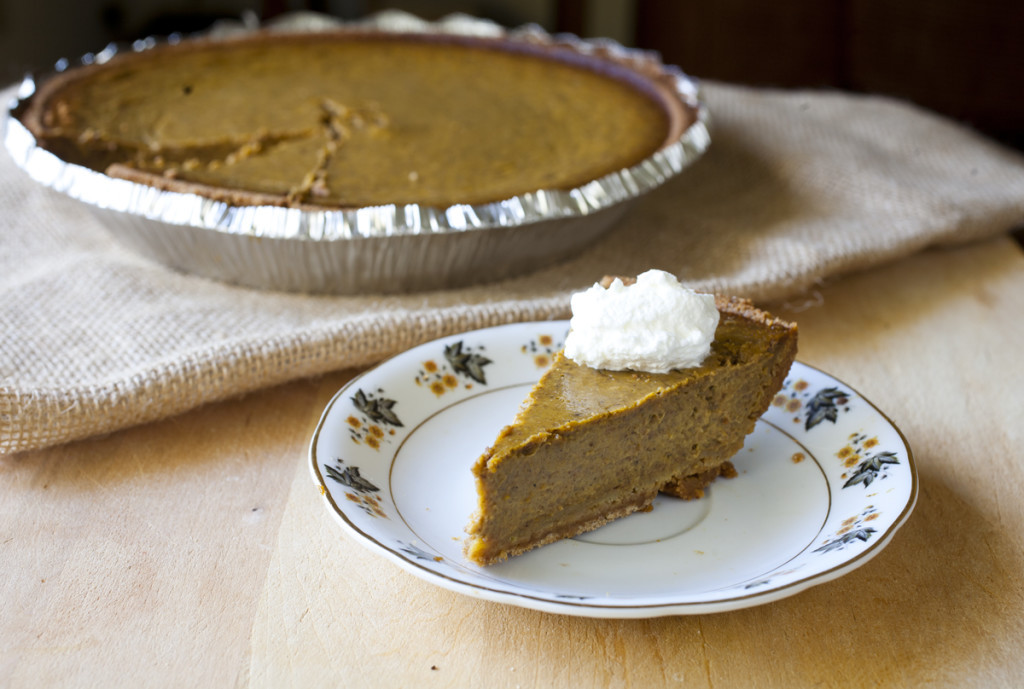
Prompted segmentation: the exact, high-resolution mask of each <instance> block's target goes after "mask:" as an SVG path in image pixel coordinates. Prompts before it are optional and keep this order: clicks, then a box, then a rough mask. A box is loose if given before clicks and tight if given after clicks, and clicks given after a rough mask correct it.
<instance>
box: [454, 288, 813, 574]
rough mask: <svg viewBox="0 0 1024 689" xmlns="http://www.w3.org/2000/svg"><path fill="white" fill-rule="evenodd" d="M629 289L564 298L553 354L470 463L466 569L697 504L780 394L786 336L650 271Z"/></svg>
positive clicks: (758, 317) (777, 326) (792, 330)
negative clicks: (561, 340)
mask: <svg viewBox="0 0 1024 689" xmlns="http://www.w3.org/2000/svg"><path fill="white" fill-rule="evenodd" d="M627 282H632V281H622V280H619V279H615V280H614V281H606V283H605V284H604V285H595V286H594V288H592V289H591V290H588V291H587V292H584V293H580V294H577V295H574V297H573V320H572V324H571V331H570V335H569V337H568V338H567V341H566V347H565V349H564V350H563V351H562V352H559V353H558V354H557V355H556V357H555V359H554V362H553V364H552V366H551V368H550V369H549V370H548V371H547V372H546V373H545V374H544V375H543V377H542V378H541V379H540V381H539V382H538V383H537V385H536V386H535V387H534V388H533V390H532V391H531V392H530V395H529V397H528V398H527V400H526V401H525V403H524V405H523V407H522V409H521V410H520V412H519V414H518V415H517V417H516V418H515V420H514V421H513V422H512V424H511V425H509V426H507V427H505V428H504V429H503V430H502V431H501V432H500V433H499V435H498V437H497V439H496V440H495V441H494V444H493V446H492V447H490V448H488V450H487V451H486V452H484V454H483V455H481V456H480V458H479V459H478V460H477V462H476V464H475V465H474V467H473V473H474V475H475V477H476V486H477V493H478V500H479V503H478V510H477V512H476V514H474V515H473V517H472V519H471V521H470V523H469V525H468V526H467V528H466V531H467V533H468V538H467V539H466V542H465V555H466V557H467V558H468V559H469V560H470V561H472V562H474V563H477V564H480V565H488V564H492V563H495V562H499V561H501V560H504V559H506V558H507V557H509V556H513V555H518V554H520V553H523V552H525V551H527V550H530V549H532V548H535V547H537V546H541V545H544V544H547V543H552V542H554V541H557V540H560V539H563V538H571V537H573V536H576V535H578V534H580V533H583V532H585V531H590V530H592V529H596V528H598V527H599V526H602V525H604V524H606V523H608V522H610V521H612V520H614V519H617V518H619V517H624V516H626V515H628V514H630V513H632V512H635V511H638V510H647V509H650V507H651V503H652V501H653V500H654V497H655V496H656V495H657V494H658V493H659V491H660V492H666V493H670V494H673V495H676V496H679V497H686V498H695V497H700V496H701V495H702V494H703V490H704V487H705V486H706V485H707V483H709V482H710V481H712V480H713V479H714V478H716V477H717V476H718V475H719V474H722V473H725V474H730V473H732V468H731V465H730V464H729V460H730V459H731V458H732V457H733V456H734V455H735V454H736V452H738V451H739V450H740V449H741V448H742V447H743V443H744V439H745V438H746V436H747V435H748V434H749V433H750V432H751V431H753V429H754V425H755V423H756V422H757V419H758V418H760V416H761V415H762V414H763V413H764V412H765V411H766V410H767V408H768V406H769V405H770V403H771V400H772V399H773V397H774V396H775V394H776V393H777V392H778V390H779V389H780V388H781V387H782V384H783V381H784V378H785V376H786V374H787V373H788V372H789V369H790V366H791V365H792V363H793V359H794V357H795V355H796V348H797V328H796V325H794V324H791V323H786V322H784V321H782V320H779V319H777V318H775V317H773V316H771V315H770V314H768V313H766V312H764V311H761V310H759V309H757V308H755V307H754V306H753V305H752V304H751V303H750V302H749V301H746V300H742V299H737V298H730V297H714V296H711V295H698V294H697V293H695V292H692V291H691V290H689V289H687V288H685V287H682V286H681V285H680V284H679V283H678V282H677V281H676V280H675V278H674V277H672V276H671V275H669V274H667V273H663V272H661V271H648V272H647V273H644V274H643V275H641V276H640V277H639V278H638V279H637V281H636V283H635V284H627ZM587 295H589V296H587ZM579 311H583V312H584V313H583V314H580V313H579ZM645 369H646V370H645Z"/></svg>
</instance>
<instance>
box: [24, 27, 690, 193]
mask: <svg viewBox="0 0 1024 689" xmlns="http://www.w3.org/2000/svg"><path fill="white" fill-rule="evenodd" d="M21 119H22V121H23V122H24V124H25V126H26V127H27V128H28V129H29V130H30V131H31V132H32V134H33V135H34V136H35V137H36V139H37V142H38V143H39V145H40V146H42V147H44V148H46V149H48V150H50V151H51V152H53V153H55V154H56V155H58V156H59V157H60V158H62V159H63V160H65V161H67V162H71V163H75V164H78V165H83V166H86V167H88V168H91V169H94V170H97V171H100V172H105V173H106V174H108V175H110V176H112V177H117V178H123V179H128V180H132V181H135V182H141V183H143V184H147V185H152V186H155V187H158V188H160V189H166V190H172V191H185V192H191V193H196V194H200V195H202V196H207V197H210V198H214V199H217V200H222V201H227V202H230V203H236V204H246V205H248V204H258V205H267V204H273V205H282V206H293V207H313V208H317V207H324V208H353V207H366V206H376V205H383V204H393V203H394V204H422V205H426V206H432V207H449V206H451V205H453V204H482V203H490V202H494V201H499V200H503V199H508V198H512V197H515V196H517V195H521V194H526V193H530V192H533V191H536V190H539V189H573V188H577V187H580V186H582V185H584V184H586V183H587V182H589V181H591V180H595V179H599V178H601V177H603V176H604V175H607V174H609V173H612V172H615V171H617V170H622V169H625V168H629V167H631V166H634V165H636V164H638V163H639V162H640V161H642V160H644V159H645V158H647V157H648V156H650V155H652V154H653V153H654V152H656V151H658V150H659V149H661V148H662V147H664V146H667V145H668V144H670V143H672V142H673V141H675V140H678V138H679V136H680V134H681V133H682V132H683V131H685V129H686V128H687V127H688V126H689V125H690V124H691V123H692V122H693V121H694V113H693V111H692V108H691V107H690V106H688V105H687V104H685V103H683V102H682V100H681V99H680V98H679V97H678V95H677V94H676V93H675V92H674V90H673V88H672V84H671V83H670V81H669V80H668V79H667V78H666V75H665V74H664V73H657V72H654V71H651V70H645V69H644V68H642V67H640V66H637V65H632V64H630V63H629V62H627V61H622V60H616V59H614V58H612V57H609V56H607V55H601V54H599V51H598V52H593V53H591V54H588V53H584V52H581V51H577V50H572V49H570V48H566V47H564V46H556V45H549V44H536V45H534V44H531V43H530V42H528V41H509V40H503V39H487V38H475V37H474V38H471V37H464V36H452V35H437V34H424V35H419V34H388V33H373V32H366V31H352V30H349V31H335V32H327V33H311V34H280V33H277V34H268V33H258V34H255V35H251V36H247V37H243V38H236V39H227V40H224V39H222V40H209V39H206V40H200V39H196V40H187V41H182V42H180V43H177V44H173V45H172V44H165V45H161V46H158V47H155V48H152V49H148V50H143V51H139V52H130V51H129V52H125V53H120V54H117V55H115V56H114V57H113V58H112V59H110V60H109V61H107V62H105V63H103V64H93V65H88V66H83V67H78V68H74V69H71V70H68V71H66V72H64V73H62V74H60V75H57V76H56V77H54V78H52V79H50V80H49V81H47V82H46V83H44V84H43V85H42V86H41V87H40V89H39V91H38V92H37V94H36V95H35V97H34V98H33V99H32V101H31V103H30V104H29V106H28V108H27V109H26V110H25V112H24V113H23V115H22V117H21Z"/></svg>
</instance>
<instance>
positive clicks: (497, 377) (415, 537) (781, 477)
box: [310, 321, 917, 617]
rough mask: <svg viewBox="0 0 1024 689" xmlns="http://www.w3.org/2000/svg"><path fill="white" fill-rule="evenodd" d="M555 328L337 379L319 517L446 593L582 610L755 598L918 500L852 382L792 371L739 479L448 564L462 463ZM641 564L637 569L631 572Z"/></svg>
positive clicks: (559, 332) (530, 373)
mask: <svg viewBox="0 0 1024 689" xmlns="http://www.w3.org/2000/svg"><path fill="white" fill-rule="evenodd" d="M567 330H568V323H567V322H564V321H548V322H540V323H521V324H512V325H506V326H500V327H497V328H490V329H486V330H480V331H475V332H471V333H464V334H461V335H458V336H453V337H449V338H443V339H441V340H437V341H435V342H430V343H426V344H424V345H420V346H419V347H415V348H413V349H411V350H409V351H407V352H404V353H402V354H399V355H398V356H396V357H394V358H392V359H390V360H388V361H386V362H384V363H382V364H381V365H379V366H377V367H375V368H373V369H370V370H369V371H366V372H365V373H363V374H362V375H360V376H358V377H357V378H355V379H353V380H352V381H350V382H349V383H348V384H347V385H345V386H344V387H343V388H342V389H341V390H339V391H338V393H337V394H336V395H335V396H334V398H333V399H332V400H331V402H330V404H329V405H328V406H327V408H326V410H325V411H324V413H323V415H322V417H321V419H320V422H319V424H318V425H317V428H316V431H315V433H314V435H313V439H312V442H311V445H310V462H311V470H312V474H313V477H314V479H315V481H316V482H317V483H318V485H319V487H320V491H321V493H322V494H323V496H324V498H325V500H326V502H327V506H328V508H329V510H330V513H331V514H332V515H333V516H334V517H335V518H336V520H337V521H338V523H339V524H340V525H341V526H342V528H343V529H344V530H345V531H346V532H347V533H349V534H350V535H351V536H353V537H354V538H356V539H357V540H358V541H359V542H360V543H362V544H363V545H365V546H367V547H369V548H371V549H372V550H374V551H375V552H377V553H379V554H381V555H383V556H385V557H387V558H388V559H390V560H392V561H393V562H395V563H397V564H398V565H400V566H401V567H403V568H405V569H406V570H407V571H409V572H411V573H412V574H414V575H416V576H419V577H422V578H424V579H425V580H427V581H430V582H432V583H434V584H437V585H439V586H442V587H444V588H447V589H450V590H454V591H457V592H459V593H463V594H467V595H470V596H474V597H478V598H484V599H488V600H493V601H499V602H503V603H508V604H513V605H520V606H523V607H528V608H533V609H538V610H544V611H548V612H554V613H562V614H571V615H584V616H592V617H653V616H658V615H670V614H695V613H707V612H716V611H723V610H731V609H736V608H742V607H747V606H751V605H757V604H761V603H765V602H768V601H772V600H777V599H780V598H783V597H786V596H789V595H792V594H794V593H797V592H799V591H801V590H803V589H806V588H808V587H810V586H813V585H816V584H820V583H822V582H825V581H828V580H830V579H834V578H836V577H838V576H841V575H842V574H845V573H846V572H849V571H851V570H852V569H854V568H856V567H859V566H860V565H862V564H864V563H865V562H867V561H868V560H869V559H870V558H871V557H873V556H874V555H875V554H877V553H878V552H879V551H880V550H881V549H882V548H883V547H884V546H885V545H887V544H888V542H889V541H890V540H891V538H892V536H893V534H894V533H895V532H896V530H897V529H898V528H899V527H900V526H901V525H902V524H903V523H904V522H905V521H906V519H907V518H908V517H909V515H910V513H911V511H912V509H913V507H914V503H915V502H916V498H917V476H916V471H915V468H914V462H913V457H912V454H911V451H910V448H909V447H908V446H907V444H906V442H905V440H904V439H903V437H902V435H901V434H900V432H899V430H898V429H896V428H895V426H893V424H892V423H891V422H890V421H889V420H888V419H886V418H885V416H884V415H883V414H882V413H881V412H880V411H878V410H877V409H876V408H875V407H874V406H873V405H872V404H871V403H870V402H869V401H867V400H866V399H864V398H863V397H862V396H861V395H859V394H858V393H857V392H856V391H855V390H854V389H853V388H852V387H850V386H848V385H846V384H845V383H842V382H840V381H837V380H835V379H833V378H832V377H830V376H829V375H827V374H825V373H823V372H821V371H818V370H816V369H813V368H811V367H808V366H805V365H804V364H801V363H799V362H798V363H796V364H794V365H793V368H792V370H791V372H790V375H789V377H788V379H787V380H786V382H785V385H784V386H783V388H782V390H780V392H779V394H778V395H777V396H776V397H775V400H774V401H773V403H772V405H771V407H770V408H769V410H768V411H767V412H766V413H765V415H764V416H763V417H762V418H761V420H760V421H759V422H758V424H757V428H756V429H755V431H754V432H753V433H752V434H751V435H750V436H749V437H748V438H747V442H746V445H745V447H744V448H743V449H742V450H741V451H740V452H739V453H738V454H737V455H736V456H735V457H734V459H733V463H734V465H735V466H736V468H737V470H738V476H737V477H736V478H733V479H729V480H721V479H720V480H718V481H716V482H715V483H714V484H712V486H711V487H710V489H709V490H708V492H707V495H706V496H705V497H704V498H703V499H701V500H696V501H683V500H676V499H674V498H670V497H666V496H659V498H657V499H656V500H655V505H654V509H652V510H651V511H650V512H646V513H637V514H634V515H632V516H630V517H627V518H625V519H621V520H618V521H616V522H613V523H612V524H609V525H607V526H605V527H602V528H601V529H598V530H596V531H593V532H590V533H588V534H584V535H582V536H580V537H577V538H575V539H569V540H566V541H561V542H558V543H555V544H551V545H549V546H545V547H543V548H538V549H536V550H534V551H531V552H529V553H526V554H524V555H522V556H519V557H516V558H512V559H510V560H509V561H507V562H505V563H501V564H499V565H494V566H491V567H486V568H480V567H477V566H475V565H473V564H470V563H468V562H467V561H466V560H465V559H464V558H463V557H462V552H461V548H462V543H461V539H462V537H463V535H464V534H463V528H464V526H465V525H466V523H467V522H468V520H469V516H470V514H471V513H472V512H473V510H474V509H475V508H476V504H475V500H476V492H475V487H474V484H473V478H472V473H471V467H472V464H473V462H474V461H475V460H476V458H477V457H478V456H479V455H480V453H481V452H483V450H484V449H485V448H486V447H487V446H488V445H489V444H490V442H492V441H493V439H494V437H495V435H496V434H497V432H498V431H499V430H500V429H501V427H502V426H504V425H505V424H507V423H509V422H510V421H511V420H512V418H513V417H514V415H515V413H516V411H517V410H518V409H519V407H520V404H521V402H522V400H523V399H524V398H525V397H526V395H527V394H528V393H529V390H530V388H531V387H532V385H533V384H534V383H535V382H536V380H537V379H538V378H539V376H540V375H541V374H542V372H543V371H544V370H545V369H546V367H547V366H548V365H549V364H550V362H551V358H552V357H553V355H554V354H555V352H557V351H558V350H559V349H560V348H561V346H562V342H563V341H564V338H565V334H566V332H567ZM640 569H642V571H643V573H644V576H642V577H640V576H637V571H639V570H640Z"/></svg>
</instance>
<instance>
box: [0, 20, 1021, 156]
mask: <svg viewBox="0 0 1024 689" xmlns="http://www.w3.org/2000/svg"><path fill="white" fill-rule="evenodd" d="M388 8H396V9H403V10H407V11H409V12H412V13H414V14H416V15H418V16H421V17H424V18H427V19H436V18H438V17H441V16H444V15H446V14H449V13H451V12H465V13H468V14H472V15H476V16H481V17H487V18H489V19H493V20H495V21H497V22H499V23H501V24H504V25H506V26H517V25H520V24H523V23H527V22H534V23H537V24H540V25H541V26H543V27H544V28H546V29H547V30H549V31H568V32H572V33H576V34H578V35H582V36H587V37H593V36H608V37H611V38H614V39H616V40H618V41H620V42H621V43H624V44H626V45H630V46H638V47H643V48H649V49H654V50H657V51H659V52H661V54H662V55H663V57H664V59H665V60H666V61H667V62H671V63H674V64H677V65H679V66H681V67H682V68H683V69H684V70H685V71H687V72H689V73H691V74H693V75H695V76H699V77H705V78H713V79H720V80H725V81H730V82H734V83H742V84H751V85H766V86H779V87H811V88H820V87H826V88H829V87H831V88H840V89H845V90H851V91H861V92H872V93H882V94H888V95H892V96H896V97H899V98H903V99H906V100H909V101H912V102H914V103H917V104H919V105H921V106H924V107H927V108H929V109H931V110H934V111H937V112H940V113H943V114H945V115H947V116H949V117H951V118H953V119H956V120H959V121H961V122H963V123H965V124H967V125H968V126H971V127H973V128H975V129H977V130H979V131H982V132H984V133H986V134H988V135H990V136H992V137H993V138H996V139H998V140H1000V141H1003V142H1004V143H1007V144H1009V145H1011V146H1015V147H1017V148H1024V94H1022V80H1024V2H1022V1H1021V0H898V1H886V0H787V1H786V2H765V1H764V0H714V1H710V0H672V1H655V0H409V1H404V2H403V1H398V2H376V1H375V0H312V1H307V2H298V1H296V0H48V1H46V2H32V1H28V2H26V1H25V0H0V77H2V78H3V82H4V83H8V82H13V81H15V80H17V79H19V78H20V77H21V76H22V75H23V74H24V73H25V71H26V70H30V69H38V68H45V67H47V66H49V65H52V64H53V63H54V62H55V61H56V60H57V59H58V58H60V57H77V56H79V55H81V54H83V53H86V52H89V51H95V50H99V49H100V48H102V47H103V46H104V45H106V44H107V43H109V42H110V41H124V40H132V39H135V38H141V37H145V36H148V35H157V36H159V35H166V34H168V33H171V32H186V33H187V32H192V31H198V30H201V29H204V28H206V27H208V26H209V25H210V24H211V23H212V22H214V21H216V20H218V19H224V18H228V19H239V18H240V17H242V16H244V15H247V16H249V17H250V18H253V19H268V18H272V17H274V16H277V15H280V14H282V13H284V12H288V11H294V10H314V11H318V12H324V13H328V14H332V15H335V16H338V17H342V18H347V19H353V18H358V17H361V16H364V15H366V14H371V13H373V12H377V11H380V10H382V9H388Z"/></svg>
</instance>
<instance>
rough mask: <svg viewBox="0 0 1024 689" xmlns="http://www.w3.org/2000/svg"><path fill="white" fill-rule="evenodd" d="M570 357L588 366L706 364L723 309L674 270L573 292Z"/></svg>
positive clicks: (653, 369) (656, 369)
mask: <svg viewBox="0 0 1024 689" xmlns="http://www.w3.org/2000/svg"><path fill="white" fill-rule="evenodd" d="M571 306H572V321H570V330H569V335H568V337H567V338H566V340H565V356H567V357H569V358H570V359H572V360H573V361H575V362H576V363H578V364H581V365H583V366H590V367H591V368H604V369H611V370H615V371H627V370H628V371H647V372H650V373H667V372H668V371H671V370H672V369H682V368H690V367H693V366H700V364H701V363H702V362H703V361H704V359H705V357H707V355H708V353H709V352H710V351H711V342H712V341H713V340H714V339H715V329H716V328H717V327H718V309H717V308H715V298H714V296H713V295H710V294H700V293H698V292H694V291H693V290H692V289H690V288H689V287H685V286H684V285H682V284H680V283H679V281H678V280H677V279H676V278H675V276H674V275H672V274H671V273H666V272H665V271H662V270H649V271H647V272H646V273H642V274H640V275H639V276H637V279H636V282H635V283H633V284H632V285H626V284H624V283H623V282H622V280H620V279H618V278H616V279H615V280H613V281H612V283H611V285H609V286H608V287H607V288H605V287H603V286H601V285H600V284H595V285H594V286H593V287H591V288H590V289H588V290H585V291H583V292H577V293H576V294H574V295H573V296H572V301H571Z"/></svg>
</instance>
